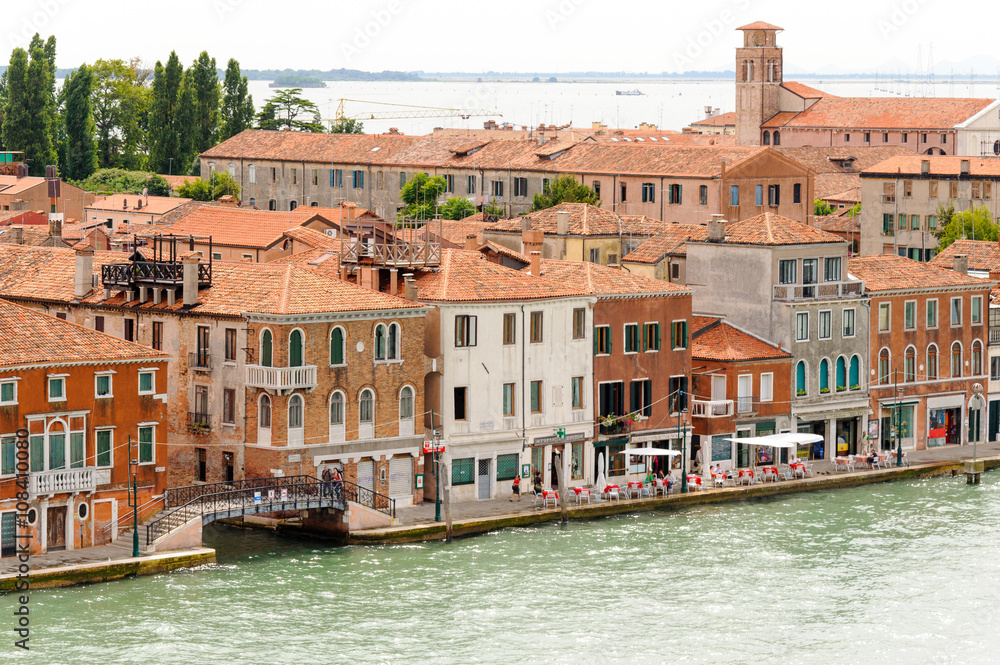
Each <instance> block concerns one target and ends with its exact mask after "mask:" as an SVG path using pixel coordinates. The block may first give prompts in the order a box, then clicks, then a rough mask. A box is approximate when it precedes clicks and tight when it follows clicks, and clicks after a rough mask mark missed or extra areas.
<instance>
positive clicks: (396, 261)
mask: <svg viewBox="0 0 1000 665" xmlns="http://www.w3.org/2000/svg"><path fill="white" fill-rule="evenodd" d="M341 246H342V248H343V249H342V259H341V260H342V261H343V262H344V263H355V264H356V263H360V262H361V261H362V260H364V259H368V260H371V262H372V264H374V265H377V266H407V267H413V266H437V265H441V243H437V242H431V241H429V240H428V241H425V242H414V243H408V242H402V241H393V242H391V243H374V242H364V241H363V240H346V241H344V242H343V244H342V245H341Z"/></svg>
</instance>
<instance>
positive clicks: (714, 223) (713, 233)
mask: <svg viewBox="0 0 1000 665" xmlns="http://www.w3.org/2000/svg"><path fill="white" fill-rule="evenodd" d="M725 240H726V219H725V217H724V216H723V215H712V219H710V220H708V241H709V242H724V241H725Z"/></svg>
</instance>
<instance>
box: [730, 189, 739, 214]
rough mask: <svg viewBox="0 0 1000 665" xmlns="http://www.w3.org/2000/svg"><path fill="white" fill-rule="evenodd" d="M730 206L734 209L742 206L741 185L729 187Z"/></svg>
mask: <svg viewBox="0 0 1000 665" xmlns="http://www.w3.org/2000/svg"><path fill="white" fill-rule="evenodd" d="M729 205H731V206H733V207H734V208H736V207H739V205H740V186H739V185H730V186H729Z"/></svg>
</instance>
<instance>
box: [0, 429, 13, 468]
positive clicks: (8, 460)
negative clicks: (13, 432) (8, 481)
mask: <svg viewBox="0 0 1000 665" xmlns="http://www.w3.org/2000/svg"><path fill="white" fill-rule="evenodd" d="M16 472H17V439H15V438H14V437H12V436H10V437H6V436H5V437H4V438H2V439H0V475H2V476H10V475H13V474H15V473H16Z"/></svg>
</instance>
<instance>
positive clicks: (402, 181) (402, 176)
mask: <svg viewBox="0 0 1000 665" xmlns="http://www.w3.org/2000/svg"><path fill="white" fill-rule="evenodd" d="M405 186H406V173H404V172H402V171H400V172H399V188H400V189H403V187H405Z"/></svg>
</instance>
